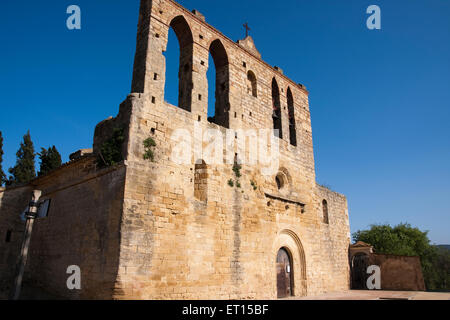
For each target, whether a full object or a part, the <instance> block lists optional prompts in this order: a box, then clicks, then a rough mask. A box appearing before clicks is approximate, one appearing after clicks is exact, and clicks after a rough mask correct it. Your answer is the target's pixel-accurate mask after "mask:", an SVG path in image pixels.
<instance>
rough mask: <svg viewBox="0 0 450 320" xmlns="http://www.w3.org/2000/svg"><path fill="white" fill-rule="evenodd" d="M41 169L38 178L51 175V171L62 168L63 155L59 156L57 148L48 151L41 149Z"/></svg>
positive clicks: (50, 148)
mask: <svg viewBox="0 0 450 320" xmlns="http://www.w3.org/2000/svg"><path fill="white" fill-rule="evenodd" d="M39 159H40V161H41V163H40V169H39V173H38V176H39V177H40V176H43V175H46V174H47V173H49V172H50V171H52V170H54V169H57V168H59V167H61V164H62V161H61V155H60V154H59V152H58V150H56V147H55V146H53V147H49V148H48V149H45V148H41V152H40V153H39Z"/></svg>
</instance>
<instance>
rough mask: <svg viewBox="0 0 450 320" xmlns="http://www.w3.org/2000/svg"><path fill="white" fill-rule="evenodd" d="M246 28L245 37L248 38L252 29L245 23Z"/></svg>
mask: <svg viewBox="0 0 450 320" xmlns="http://www.w3.org/2000/svg"><path fill="white" fill-rule="evenodd" d="M244 28H245V37H246V38H247V37H248V32H249V31H250V30H251V29H250V27H249V26H248V23H247V22H246V23H244Z"/></svg>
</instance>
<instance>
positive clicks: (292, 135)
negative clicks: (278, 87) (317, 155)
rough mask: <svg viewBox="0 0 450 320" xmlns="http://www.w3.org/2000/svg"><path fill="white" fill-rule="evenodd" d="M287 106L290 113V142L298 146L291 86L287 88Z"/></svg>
mask: <svg viewBox="0 0 450 320" xmlns="http://www.w3.org/2000/svg"><path fill="white" fill-rule="evenodd" d="M287 106H288V114H289V142H290V143H291V145H293V146H295V147H296V146H297V129H296V127H295V113H294V97H293V96H292V91H291V88H288V89H287Z"/></svg>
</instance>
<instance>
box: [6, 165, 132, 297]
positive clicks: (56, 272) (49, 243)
mask: <svg viewBox="0 0 450 320" xmlns="http://www.w3.org/2000/svg"><path fill="white" fill-rule="evenodd" d="M124 180H125V168H124V166H123V165H118V166H116V167H113V168H108V169H103V170H97V169H96V166H95V159H93V158H92V157H85V158H82V159H80V160H78V161H74V162H71V163H69V164H67V165H65V166H64V167H62V168H60V169H58V170H56V171H54V172H52V173H51V174H49V175H47V176H44V177H42V178H38V179H35V180H34V181H33V182H32V183H31V185H29V186H27V187H23V188H19V189H14V188H13V189H6V190H3V191H2V192H1V191H0V196H1V195H2V198H1V199H2V200H1V207H0V209H1V211H0V212H1V214H0V217H1V223H0V232H1V234H2V237H3V235H4V234H5V229H8V228H10V229H12V230H13V231H14V233H13V237H12V241H11V242H10V243H5V242H4V241H2V242H1V243H0V252H2V256H1V258H2V264H1V265H0V268H1V270H0V279H1V288H0V291H1V292H2V294H3V296H6V295H7V294H8V292H9V290H10V287H11V284H12V283H13V281H14V279H13V277H14V271H15V269H14V267H15V263H16V260H17V257H18V254H19V251H20V245H21V241H22V234H23V229H24V223H23V222H21V221H20V218H19V213H20V212H22V211H23V209H24V208H26V206H27V204H28V201H29V199H30V194H31V190H32V189H39V190H41V191H42V196H41V200H43V199H46V198H50V199H51V205H50V210H49V216H48V217H47V218H44V219H37V220H36V221H35V224H34V228H33V233H32V238H31V245H30V249H29V256H28V263H27V266H26V269H25V273H24V291H27V288H29V287H30V288H33V289H41V291H42V292H47V293H50V294H51V295H52V296H55V297H65V298H73V299H79V298H89V299H110V298H112V297H113V291H114V285H115V281H116V276H117V269H118V256H119V245H120V228H119V227H120V222H121V216H122V215H121V212H122V199H123V185H124ZM5 222H6V223H5ZM2 240H3V239H2ZM70 265H77V266H79V267H80V269H81V286H82V290H68V288H67V285H66V281H67V278H68V277H69V276H70V274H67V273H66V271H67V267H68V266H70ZM36 292H39V290H38V291H36Z"/></svg>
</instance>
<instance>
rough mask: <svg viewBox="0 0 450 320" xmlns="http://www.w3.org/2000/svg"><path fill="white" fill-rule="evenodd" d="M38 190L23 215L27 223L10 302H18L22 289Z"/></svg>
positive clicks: (35, 215) (36, 210)
mask: <svg viewBox="0 0 450 320" xmlns="http://www.w3.org/2000/svg"><path fill="white" fill-rule="evenodd" d="M41 193H42V192H41V191H40V190H33V192H32V195H31V201H30V203H29V204H28V210H27V212H26V214H25V217H26V219H27V222H26V224H25V232H24V235H23V240H22V248H21V249H20V256H19V261H18V263H17V269H16V278H15V281H14V288H13V291H12V294H11V299H12V300H18V299H19V296H20V290H21V287H22V280H23V273H24V271H25V266H26V264H27V258H28V248H29V246H30V240H31V232H32V231H33V224H34V220H35V219H36V217H37V212H38V201H39V198H40V197H41Z"/></svg>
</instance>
